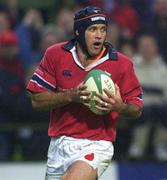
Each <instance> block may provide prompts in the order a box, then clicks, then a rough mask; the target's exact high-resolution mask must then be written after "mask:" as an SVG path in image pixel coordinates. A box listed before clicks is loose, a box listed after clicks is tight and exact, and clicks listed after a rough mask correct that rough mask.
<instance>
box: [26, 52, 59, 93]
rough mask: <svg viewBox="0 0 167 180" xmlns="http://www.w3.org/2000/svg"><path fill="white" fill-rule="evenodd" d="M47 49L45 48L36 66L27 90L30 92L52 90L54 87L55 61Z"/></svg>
mask: <svg viewBox="0 0 167 180" xmlns="http://www.w3.org/2000/svg"><path fill="white" fill-rule="evenodd" d="M53 59H54V58H53V57H52V54H51V53H50V51H49V49H47V50H46V52H45V54H44V56H43V58H42V60H41V62H40V64H39V66H38V67H37V68H36V70H35V72H34V74H33V76H32V78H31V80H30V81H29V83H28V85H27V90H28V91H30V92H32V93H39V92H43V91H47V90H50V91H54V90H55V89H56V77H55V61H53Z"/></svg>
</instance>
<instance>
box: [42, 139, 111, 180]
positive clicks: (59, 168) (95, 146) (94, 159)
mask: <svg viewBox="0 0 167 180" xmlns="http://www.w3.org/2000/svg"><path fill="white" fill-rule="evenodd" d="M113 154H114V148H113V144H112V142H109V141H104V140H100V141H92V140H88V139H78V138H72V137H67V136H61V137H58V138H51V141H50V145H49V149H48V160H47V169H46V177H45V180H60V178H61V176H63V174H64V173H65V172H66V170H67V169H68V167H69V166H70V165H71V164H72V163H74V162H76V161H78V160H82V161H84V162H86V163H88V164H89V165H90V166H91V167H93V168H94V169H97V172H98V177H100V176H101V175H102V173H103V172H104V171H105V169H106V168H107V167H108V166H109V164H110V163H111V159H112V156H113Z"/></svg>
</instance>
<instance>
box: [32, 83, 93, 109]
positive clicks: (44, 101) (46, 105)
mask: <svg viewBox="0 0 167 180" xmlns="http://www.w3.org/2000/svg"><path fill="white" fill-rule="evenodd" d="M82 96H87V99H86V100H83V99H82V98H81V97H82ZM89 100H90V92H89V91H87V90H86V86H84V85H81V86H79V87H77V88H74V89H70V90H67V91H61V92H52V91H45V92H42V93H31V101H32V106H33V108H35V109H43V110H48V109H52V108H56V107H61V106H64V105H66V104H69V103H71V102H80V103H83V104H85V105H86V104H87V102H88V101H89Z"/></svg>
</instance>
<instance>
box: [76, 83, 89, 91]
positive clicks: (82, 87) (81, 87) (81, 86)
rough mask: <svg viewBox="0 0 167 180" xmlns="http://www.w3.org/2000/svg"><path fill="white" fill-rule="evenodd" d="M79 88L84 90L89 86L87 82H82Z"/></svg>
mask: <svg viewBox="0 0 167 180" xmlns="http://www.w3.org/2000/svg"><path fill="white" fill-rule="evenodd" d="M78 89H79V90H81V91H82V90H85V89H87V86H86V85H85V84H82V85H80V86H79V87H78Z"/></svg>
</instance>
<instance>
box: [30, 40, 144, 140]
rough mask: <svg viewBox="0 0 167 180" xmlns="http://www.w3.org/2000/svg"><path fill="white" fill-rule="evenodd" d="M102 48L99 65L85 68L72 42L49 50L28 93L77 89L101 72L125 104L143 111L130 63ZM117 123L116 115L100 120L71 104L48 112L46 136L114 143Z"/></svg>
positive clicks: (31, 81) (123, 57) (108, 47)
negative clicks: (94, 72) (106, 74)
mask: <svg viewBox="0 0 167 180" xmlns="http://www.w3.org/2000/svg"><path fill="white" fill-rule="evenodd" d="M105 46H106V51H105V52H104V54H103V56H102V57H101V58H100V59H99V61H97V62H96V64H91V65H90V66H89V67H87V68H84V67H83V66H82V64H81V63H80V61H79V59H78V57H77V54H76V48H75V44H74V42H73V41H70V42H68V43H67V42H64V43H59V44H56V45H53V46H51V47H49V48H48V49H47V50H46V52H45V55H44V57H43V59H42V60H41V62H40V64H39V66H38V67H37V69H36V71H35V73H34V75H33V76H32V79H31V80H30V81H29V83H28V85H27V89H28V90H29V91H30V92H33V93H39V92H43V91H47V90H51V91H56V90H58V89H71V88H73V87H76V86H78V85H79V84H80V83H81V82H82V81H83V80H84V77H85V76H86V74H87V73H88V72H89V71H91V70H92V69H101V70H104V71H107V72H109V73H110V74H111V77H112V79H113V81H114V82H115V83H117V85H118V86H119V87H120V91H121V96H122V98H123V100H124V101H126V102H131V103H134V104H136V105H138V106H140V107H142V97H141V94H142V89H141V86H140V84H139V82H138V79H137V78H136V75H135V73H134V70H133V65H132V62H131V61H130V60H129V58H127V57H126V56H124V55H122V54H120V53H117V52H116V51H115V50H114V49H113V48H112V47H111V45H109V44H108V43H107V44H106V45H105ZM117 120H118V113H117V112H112V113H110V114H108V115H104V116H100V115H96V114H94V113H93V112H91V111H90V110H89V108H88V107H86V106H84V105H83V104H81V103H70V104H68V105H65V106H63V107H60V108H55V109H52V110H51V116H50V124H49V129H48V135H49V136H50V137H55V136H61V135H66V136H71V137H75V138H87V139H91V140H108V141H114V140H115V138H116V124H117Z"/></svg>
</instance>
